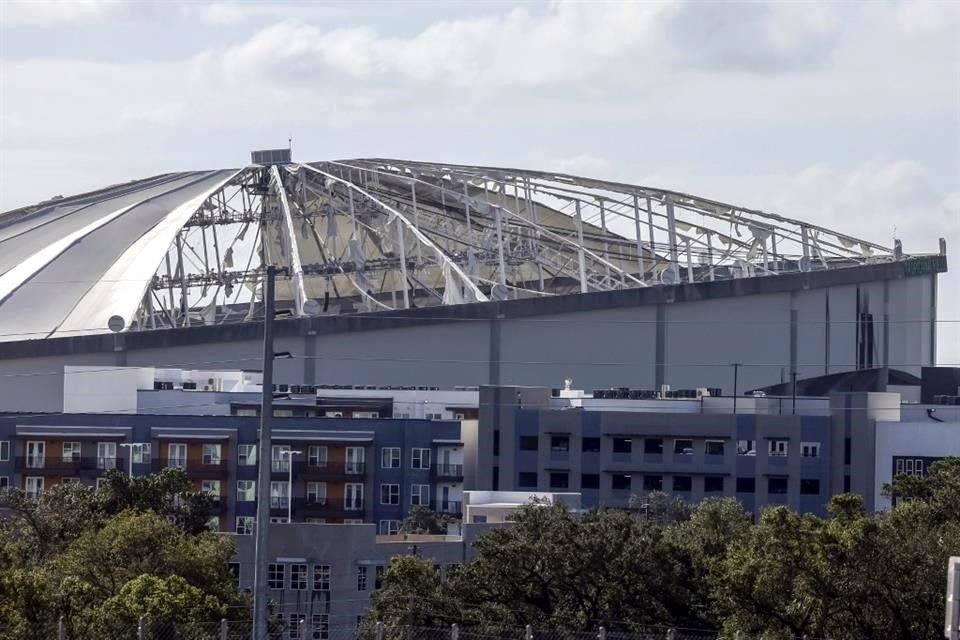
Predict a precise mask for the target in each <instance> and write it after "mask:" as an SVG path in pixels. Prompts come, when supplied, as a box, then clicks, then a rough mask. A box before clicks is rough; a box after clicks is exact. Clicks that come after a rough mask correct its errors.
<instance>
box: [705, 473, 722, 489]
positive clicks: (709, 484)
mask: <svg viewBox="0 0 960 640" xmlns="http://www.w3.org/2000/svg"><path fill="white" fill-rule="evenodd" d="M703 492H704V493H723V476H707V477H705V478H704V479H703Z"/></svg>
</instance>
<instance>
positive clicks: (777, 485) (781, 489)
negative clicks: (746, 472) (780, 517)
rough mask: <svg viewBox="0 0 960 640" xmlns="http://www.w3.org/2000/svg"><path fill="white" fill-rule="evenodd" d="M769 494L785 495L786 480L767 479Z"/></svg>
mask: <svg viewBox="0 0 960 640" xmlns="http://www.w3.org/2000/svg"><path fill="white" fill-rule="evenodd" d="M767 493H770V494H777V495H783V494H786V493H787V479H786V478H767Z"/></svg>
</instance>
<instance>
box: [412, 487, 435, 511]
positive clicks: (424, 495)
mask: <svg viewBox="0 0 960 640" xmlns="http://www.w3.org/2000/svg"><path fill="white" fill-rule="evenodd" d="M410 504H414V505H416V504H419V505H424V506H427V505H429V504H430V485H428V484H413V485H410Z"/></svg>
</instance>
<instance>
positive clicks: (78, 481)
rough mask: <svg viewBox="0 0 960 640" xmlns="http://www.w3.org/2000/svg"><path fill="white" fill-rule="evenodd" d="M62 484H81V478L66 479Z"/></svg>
mask: <svg viewBox="0 0 960 640" xmlns="http://www.w3.org/2000/svg"><path fill="white" fill-rule="evenodd" d="M60 484H62V485H64V486H66V485H69V484H80V478H64V479H63V480H61V481H60Z"/></svg>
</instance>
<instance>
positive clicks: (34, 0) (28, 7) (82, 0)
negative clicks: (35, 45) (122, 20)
mask: <svg viewBox="0 0 960 640" xmlns="http://www.w3.org/2000/svg"><path fill="white" fill-rule="evenodd" d="M173 4H174V1H173V0H171V2H161V1H160V0H138V1H136V2H130V1H129V0H2V1H0V24H9V25H15V24H31V25H56V24H67V23H71V24H72V23H77V22H82V23H90V22H103V21H105V20H113V19H116V18H119V17H129V16H150V15H155V14H158V13H161V12H163V11H165V10H166V8H168V7H170V6H172V5H173Z"/></svg>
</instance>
